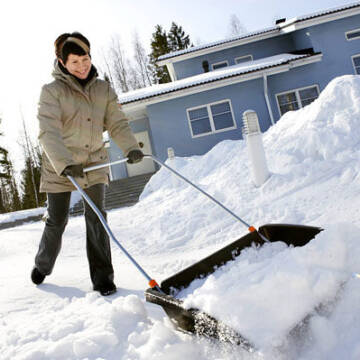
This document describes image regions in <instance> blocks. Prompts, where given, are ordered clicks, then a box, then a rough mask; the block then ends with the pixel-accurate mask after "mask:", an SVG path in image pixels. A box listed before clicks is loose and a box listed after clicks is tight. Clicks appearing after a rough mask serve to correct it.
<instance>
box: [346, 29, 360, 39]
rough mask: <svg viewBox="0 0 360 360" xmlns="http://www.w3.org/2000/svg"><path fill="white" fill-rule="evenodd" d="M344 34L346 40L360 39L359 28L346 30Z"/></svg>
mask: <svg viewBox="0 0 360 360" xmlns="http://www.w3.org/2000/svg"><path fill="white" fill-rule="evenodd" d="M345 36H346V39H347V40H356V39H360V29H356V30H352V31H348V32H347V33H345Z"/></svg>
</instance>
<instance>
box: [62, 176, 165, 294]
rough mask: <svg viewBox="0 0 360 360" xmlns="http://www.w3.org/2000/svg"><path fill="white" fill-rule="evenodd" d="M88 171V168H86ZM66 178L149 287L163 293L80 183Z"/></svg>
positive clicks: (71, 178)
mask: <svg viewBox="0 0 360 360" xmlns="http://www.w3.org/2000/svg"><path fill="white" fill-rule="evenodd" d="M87 171H90V170H87ZM68 179H69V180H70V181H71V182H72V183H73V185H74V186H75V187H76V189H77V190H78V191H79V193H80V194H81V195H82V197H83V198H84V199H85V200H86V202H87V203H88V204H89V206H90V207H91V208H92V209H93V211H94V212H95V214H96V215H97V216H98V218H99V220H100V221H101V223H102V225H103V227H104V229H105V231H106V232H107V234H108V235H109V237H110V238H111V240H113V241H114V242H115V244H116V245H117V246H118V247H119V248H120V249H121V251H122V252H123V253H124V254H125V255H126V256H127V257H128V259H129V260H130V261H131V262H132V263H133V264H134V265H135V267H136V268H137V269H138V270H139V271H140V272H141V274H142V275H143V276H144V277H145V278H146V280H147V281H148V284H149V285H150V287H151V288H155V289H156V290H157V291H159V292H160V293H162V294H164V292H163V291H162V290H161V289H160V286H159V285H158V283H157V282H156V281H155V280H154V279H152V278H151V277H150V276H149V275H148V274H147V273H146V272H145V270H144V269H143V268H142V267H141V266H140V265H139V264H138V263H137V262H136V260H135V259H134V258H133V257H132V256H131V255H130V254H129V253H128V252H127V250H126V249H125V248H124V247H123V246H122V245H121V244H120V242H119V241H118V240H117V239H116V237H115V236H114V234H113V232H112V231H111V229H110V227H109V225H108V223H107V222H106V220H105V218H104V216H103V214H102V213H101V212H100V210H99V209H98V208H97V206H96V205H95V204H94V202H93V201H92V200H91V199H90V197H89V196H88V195H87V194H86V192H85V191H84V190H83V189H82V188H81V187H80V185H79V184H78V183H77V182H76V180H75V179H74V178H73V177H72V176H69V175H68Z"/></svg>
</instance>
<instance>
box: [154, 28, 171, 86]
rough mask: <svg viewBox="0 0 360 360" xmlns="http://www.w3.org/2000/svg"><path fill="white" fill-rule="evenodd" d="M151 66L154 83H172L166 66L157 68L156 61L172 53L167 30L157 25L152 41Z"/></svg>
mask: <svg viewBox="0 0 360 360" xmlns="http://www.w3.org/2000/svg"><path fill="white" fill-rule="evenodd" d="M151 50H152V51H151V54H150V64H151V66H152V77H153V82H154V83H158V84H164V83H168V82H170V81H171V78H170V75H169V72H168V70H167V68H166V67H165V66H157V65H156V61H157V59H158V58H159V57H160V56H161V55H165V54H168V53H169V52H170V51H171V48H170V45H169V42H168V36H167V34H166V30H163V28H162V26H161V25H156V27H155V32H154V33H153V34H152V39H151Z"/></svg>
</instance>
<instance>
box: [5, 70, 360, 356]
mask: <svg viewBox="0 0 360 360" xmlns="http://www.w3.org/2000/svg"><path fill="white" fill-rule="evenodd" d="M359 99H360V79H359V76H344V77H340V78H337V79H334V80H333V81H332V82H331V83H329V85H328V86H327V87H326V89H324V91H323V92H322V93H321V95H320V97H319V98H318V99H317V100H316V101H314V102H313V103H312V104H311V105H309V106H307V107H305V108H303V109H301V110H298V111H296V112H290V113H287V114H285V116H283V117H282V119H280V121H279V122H278V123H277V124H276V125H275V126H273V127H272V128H270V129H269V130H268V131H267V132H266V133H265V134H264V136H263V139H264V147H265V151H266V155H267V160H268V166H269V169H270V171H271V177H270V178H269V179H268V181H267V182H266V183H265V184H264V185H263V186H262V187H261V188H256V187H255V186H253V184H252V183H251V180H250V172H249V164H248V159H247V153H246V147H245V143H244V142H243V141H224V142H222V143H220V144H218V145H217V146H215V147H214V148H213V149H212V150H211V151H209V152H208V153H207V154H205V155H204V156H194V157H189V158H176V159H175V160H174V161H173V162H168V164H169V165H170V166H174V167H175V168H176V169H177V170H178V171H179V172H181V173H182V174H183V175H184V176H186V177H188V178H189V179H190V180H191V181H193V182H195V183H196V184H198V185H199V186H200V187H202V188H203V189H204V190H205V191H207V192H209V193H210V194H211V195H213V196H214V197H215V198H217V199H218V200H219V201H221V202H223V203H224V204H225V205H226V206H227V207H228V208H230V209H231V210H233V211H234V212H235V213H237V214H238V215H239V216H240V217H241V218H244V219H246V220H247V222H248V223H251V224H253V225H255V226H258V225H261V224H264V223H299V224H307V225H314V226H321V227H323V228H324V229H325V231H324V232H322V233H321V234H320V235H318V236H317V238H316V239H315V240H314V241H312V242H311V243H309V244H308V245H307V246H305V247H303V248H296V249H295V248H294V249H291V248H285V247H284V246H283V245H282V244H281V243H276V244H273V245H269V246H264V247H263V248H261V249H256V248H249V249H248V250H247V251H246V252H245V253H244V254H242V255H241V256H240V258H238V260H237V261H235V262H230V263H228V264H227V265H226V266H225V267H223V268H222V269H221V270H219V271H218V272H216V273H214V274H213V275H212V276H210V277H209V278H207V279H205V280H201V281H198V282H197V283H195V284H193V287H192V289H191V291H189V293H185V294H183V296H184V298H186V302H187V303H188V305H189V306H190V304H192V305H196V306H198V307H202V308H203V309H204V310H205V311H207V312H209V313H211V314H213V315H214V316H217V317H219V318H222V320H224V321H225V322H228V323H229V324H231V325H232V326H234V327H236V326H238V327H239V328H240V329H241V330H242V331H245V332H246V333H247V334H248V336H249V337H251V338H252V339H256V341H257V345H258V346H259V348H260V349H261V350H260V351H259V352H256V353H252V354H245V353H243V352H241V351H239V349H232V348H229V347H226V346H219V345H216V344H211V343H209V342H207V341H205V340H202V339H194V338H193V337H191V336H189V335H186V334H180V333H177V332H175V331H174V330H173V329H172V327H171V325H170V324H169V321H168V319H167V318H166V317H164V314H163V312H162V310H161V309H160V308H158V307H156V306H154V305H151V304H146V303H144V298H143V290H145V288H146V284H144V281H143V279H142V277H141V276H139V275H138V274H137V272H136V270H134V269H133V267H132V265H131V264H129V263H128V261H127V259H125V258H124V257H123V256H122V255H121V253H120V252H119V251H118V250H117V249H116V248H114V249H113V259H114V268H115V276H116V278H115V281H116V283H117V285H118V286H119V291H118V293H117V294H116V295H114V296H112V297H110V298H108V299H104V298H102V297H100V296H99V295H98V294H97V293H94V292H92V291H91V284H90V281H89V275H88V265H87V263H86V258H85V243H84V238H85V227H84V223H83V219H82V218H81V217H78V218H74V219H71V221H70V222H69V225H68V227H67V230H66V232H65V234H64V240H63V249H62V253H61V255H60V258H59V259H58V262H57V264H56V268H55V271H54V273H53V274H52V275H51V276H49V277H47V278H46V282H45V283H44V284H43V285H41V286H39V287H35V286H33V284H31V283H30V279H29V272H30V270H31V267H32V263H33V257H34V255H35V252H36V249H37V245H38V241H39V238H40V236H41V232H42V227H43V224H42V223H40V222H38V223H34V224H29V225H24V226H19V227H17V228H12V229H7V230H2V231H0V334H1V336H0V353H1V357H2V358H4V359H6V360H7V359H11V360H13V359H21V360H25V359H26V360H31V359H36V360H41V359H57V358H58V359H94V360H95V359H107V360H113V359H155V358H156V359H184V358H197V359H214V360H215V359H220V358H222V359H239V358H243V359H251V360H255V359H263V358H266V359H304V360H308V359H309V360H310V359H339V358H344V359H358V358H359V357H360V343H359V340H358V334H359V333H360V280H359V279H358V278H357V277H356V276H354V273H358V272H360V268H359V265H358V259H359V255H360V235H359V234H360V230H359V228H360V207H359V203H360V195H359V194H360V171H359V170H360V163H359V151H360V127H359V124H360V101H359ZM108 219H109V223H110V226H111V227H112V230H113V232H114V233H115V234H116V235H117V236H118V238H119V240H120V241H121V242H122V243H123V245H124V246H125V247H126V249H127V250H128V251H129V252H130V253H131V254H132V255H133V256H134V257H135V258H136V259H137V260H138V261H139V263H140V264H141V265H142V266H143V267H144V268H145V269H146V270H148V272H149V273H151V274H152V275H153V276H154V277H155V278H156V279H157V280H158V281H160V280H161V279H164V278H166V277H168V276H169V275H172V274H174V273H175V272H177V271H179V270H181V269H183V268H184V267H186V266H188V265H190V264H192V263H194V262H195V261H198V260H200V259H201V258H203V257H204V256H206V255H208V254H211V253H213V252H214V251H215V250H217V249H219V248H222V247H223V246H225V245H226V244H228V243H230V242H231V241H233V240H235V239H237V238H239V236H241V235H242V234H244V233H245V232H246V229H244V228H243V226H242V225H241V224H238V223H236V222H235V223H234V220H233V218H231V217H229V216H227V214H226V213H225V212H223V210H222V209H220V208H218V207H217V206H216V205H215V204H213V203H210V202H208V201H207V200H206V199H205V200H204V198H203V196H202V195H201V194H198V193H197V192H195V191H194V190H193V189H191V188H189V187H188V186H187V185H185V184H180V183H179V182H178V181H177V179H174V178H173V177H172V175H171V174H170V173H168V172H167V171H166V170H165V169H161V170H160V171H159V172H158V173H157V174H156V175H154V176H153V177H152V179H151V181H150V183H149V184H148V185H147V187H146V189H145V191H144V193H143V194H142V196H141V201H140V202H139V203H138V204H137V205H135V206H133V207H131V208H126V209H119V210H114V211H110V212H109V215H108ZM10 240H11V241H10ZM220 296H221V297H222V300H223V301H225V304H226V305H225V306H222V307H219V306H217V299H218V298H219V297H220ZM319 303H321V304H323V306H322V308H321V309H320V310H321V311H320V310H319V309H317V310H318V311H314V310H316V309H315V308H316V306H317V304H319ZM229 309H231V311H229ZM309 313H311V315H312V316H311V317H310V318H309V319H308V321H307V323H306V324H304V327H301V329H300V331H299V332H295V335H293V336H292V337H289V336H288V332H289V330H291V329H292V328H293V327H294V326H296V325H297V321H298V319H300V318H302V317H303V316H305V315H307V314H309ZM234 314H235V315H237V316H233V315H234Z"/></svg>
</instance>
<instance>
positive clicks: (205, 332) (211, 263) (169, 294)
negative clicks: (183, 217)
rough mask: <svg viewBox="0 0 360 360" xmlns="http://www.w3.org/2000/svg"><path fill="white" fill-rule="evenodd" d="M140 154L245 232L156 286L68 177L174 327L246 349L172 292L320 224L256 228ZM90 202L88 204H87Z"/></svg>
mask: <svg viewBox="0 0 360 360" xmlns="http://www.w3.org/2000/svg"><path fill="white" fill-rule="evenodd" d="M144 158H151V159H152V160H153V161H155V162H156V163H158V164H159V165H161V166H163V167H165V168H167V169H168V170H169V171H171V172H172V173H174V174H175V175H176V176H177V177H179V178H180V179H181V180H183V181H185V182H186V183H188V184H189V185H191V186H192V187H194V188H195V189H196V190H198V191H199V192H201V193H202V194H203V195H205V196H206V197H208V198H209V199H210V200H212V201H213V202H215V203H216V204H217V205H219V206H220V207H221V208H222V209H224V210H225V211H226V212H228V213H229V214H230V215H232V216H233V217H234V218H235V219H236V220H238V221H240V222H241V223H242V224H243V225H245V226H246V227H247V229H248V230H249V233H248V234H246V235H244V236H242V237H241V238H239V239H238V240H236V241H234V242H232V243H231V244H229V245H227V246H225V247H224V248H222V249H220V250H218V251H216V252H215V253H213V254H212V255H210V256H208V257H206V258H204V259H202V260H200V261H198V262H197V263H195V264H193V265H191V266H189V267H188V268H186V269H184V270H181V271H180V272H178V273H177V274H175V275H173V276H171V277H169V278H168V279H165V280H164V281H162V283H161V286H159V285H158V284H157V283H156V281H155V280H153V279H151V278H150V277H149V276H148V275H147V274H146V272H145V271H144V270H143V269H142V268H141V267H140V265H138V264H137V262H136V261H135V260H134V259H133V258H132V257H131V256H130V255H129V254H128V253H127V251H126V250H125V249H124V248H123V247H122V246H121V244H120V243H119V242H118V241H117V240H116V238H115V237H114V236H113V234H112V232H111V230H110V229H109V227H108V225H107V223H106V221H105V219H104V218H103V217H102V214H101V213H100V212H99V211H98V210H97V208H96V206H95V205H94V204H93V203H92V202H91V200H90V199H89V198H88V196H87V195H86V193H85V192H84V191H83V190H82V189H81V188H80V187H79V185H78V184H77V183H76V182H75V180H74V179H73V178H71V177H70V176H69V179H70V181H71V182H72V183H73V184H74V185H75V187H76V188H77V189H78V190H79V192H80V193H81V194H82V195H83V196H84V198H85V200H86V201H87V202H88V203H89V205H90V206H91V207H92V209H93V210H94V211H95V212H96V213H97V215H98V216H99V218H100V220H101V222H102V224H103V225H104V227H105V229H106V231H107V232H108V234H109V236H110V238H111V239H112V240H114V241H115V243H116V244H117V245H118V246H119V247H120V249H121V250H122V251H123V252H124V253H125V254H126V255H127V256H128V258H129V259H130V260H131V261H132V262H133V263H134V265H135V266H136V267H137V268H138V269H139V270H140V272H141V273H142V274H143V275H144V276H145V278H146V279H147V280H148V281H149V285H150V288H148V289H147V290H146V291H145V298H146V301H148V302H150V303H153V304H157V305H160V306H161V307H162V308H163V309H164V311H165V312H166V314H167V315H168V316H169V318H170V319H171V321H172V322H173V324H174V325H175V327H176V328H177V329H179V330H182V331H185V332H190V333H194V334H197V335H201V336H205V337H209V338H215V339H219V340H221V341H226V342H230V343H233V344H237V345H240V346H242V347H243V348H245V349H247V350H251V349H254V346H253V345H252V344H251V343H250V342H249V341H248V340H247V339H246V338H245V337H243V336H242V335H241V334H239V333H238V332H236V331H235V330H234V329H232V328H230V327H229V326H227V325H226V324H224V323H222V322H221V321H218V320H217V319H215V318H213V317H212V316H210V315H209V314H206V313H204V312H202V311H200V310H198V309H185V308H184V305H183V302H182V301H181V300H180V299H177V298H176V297H175V296H176V294H177V293H178V292H179V291H180V290H183V289H184V288H186V287H188V286H189V285H190V283H191V282H192V281H193V280H195V279H197V278H203V277H206V276H207V275H209V274H211V273H213V272H214V271H215V270H216V269H217V268H218V267H220V266H222V265H224V264H226V263H227V262H228V261H230V260H234V259H235V258H236V257H237V256H238V255H240V253H241V251H242V250H243V249H244V248H247V247H250V246H252V245H253V244H255V245H256V246H261V245H263V244H264V243H265V242H276V241H282V242H285V243H286V244H287V245H288V246H304V245H306V244H307V243H308V242H309V241H310V240H311V239H313V238H314V237H315V236H316V235H317V234H318V233H319V232H320V231H322V229H321V228H318V227H313V226H304V225H292V224H267V225H263V226H261V227H259V229H258V230H256V228H255V227H254V226H251V225H249V224H247V223H246V222H245V221H244V220H242V219H241V218H240V217H239V216H237V215H236V214H234V213H233V212H232V211H231V210H229V209H228V208H227V207H225V206H224V205H223V204H221V203H220V202H219V201H217V200H216V199H215V198H213V197H212V196H211V195H209V194H208V193H206V192H205V191H204V190H202V189H200V188H199V187H198V186H196V185H195V184H193V183H192V182H191V181H190V180H188V179H186V178H185V177H184V176H182V175H181V174H179V173H178V172H177V171H176V170H174V169H172V168H171V167H169V166H168V165H166V164H165V163H163V162H162V161H160V160H159V159H157V158H156V157H155V156H153V155H145V156H144ZM127 160H128V159H127V158H125V159H121V160H118V161H115V162H112V163H108V164H101V165H95V166H93V167H89V168H86V169H84V172H87V171H91V170H96V169H100V168H103V167H107V166H110V165H114V164H119V163H123V162H125V161H127ZM91 203H92V204H91Z"/></svg>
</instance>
